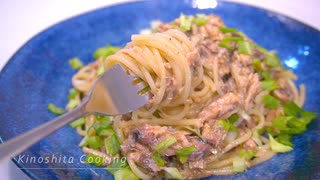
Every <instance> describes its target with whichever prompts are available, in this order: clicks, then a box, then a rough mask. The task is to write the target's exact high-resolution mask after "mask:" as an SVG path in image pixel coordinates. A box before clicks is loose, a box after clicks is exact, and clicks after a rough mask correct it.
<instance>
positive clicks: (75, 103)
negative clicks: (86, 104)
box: [66, 98, 81, 110]
mask: <svg viewBox="0 0 320 180" xmlns="http://www.w3.org/2000/svg"><path fill="white" fill-rule="evenodd" d="M80 103H81V101H80V99H78V98H75V99H70V100H69V102H68V104H67V106H66V109H67V110H71V109H73V108H75V107H77V106H78V105H79V104H80Z"/></svg>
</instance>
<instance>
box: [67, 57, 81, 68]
mask: <svg viewBox="0 0 320 180" xmlns="http://www.w3.org/2000/svg"><path fill="white" fill-rule="evenodd" d="M69 64H70V66H71V68H72V69H74V70H78V69H81V68H82V67H83V64H82V62H81V60H80V59H79V58H72V59H70V60H69Z"/></svg>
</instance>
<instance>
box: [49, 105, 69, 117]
mask: <svg viewBox="0 0 320 180" xmlns="http://www.w3.org/2000/svg"><path fill="white" fill-rule="evenodd" d="M48 110H49V111H50V112H52V113H54V114H58V115H60V114H63V113H64V112H65V111H64V109H62V108H59V107H58V106H56V105H54V104H52V103H50V104H49V105H48Z"/></svg>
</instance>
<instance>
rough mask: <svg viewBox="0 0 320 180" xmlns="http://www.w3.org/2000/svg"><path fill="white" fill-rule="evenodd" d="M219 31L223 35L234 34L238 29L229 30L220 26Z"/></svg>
mask: <svg viewBox="0 0 320 180" xmlns="http://www.w3.org/2000/svg"><path fill="white" fill-rule="evenodd" d="M219 29H220V31H221V32H223V33H233V32H236V31H237V29H236V28H228V27H223V26H220V27H219Z"/></svg>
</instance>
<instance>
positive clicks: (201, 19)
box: [193, 14, 208, 26]
mask: <svg viewBox="0 0 320 180" xmlns="http://www.w3.org/2000/svg"><path fill="white" fill-rule="evenodd" d="M193 22H194V23H195V24H196V25H197V26H203V25H205V24H207V22H208V16H207V15H205V14H196V17H195V18H193Z"/></svg>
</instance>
